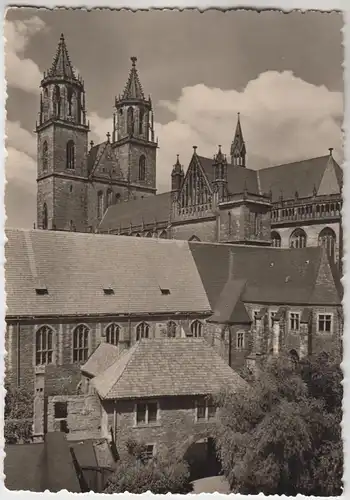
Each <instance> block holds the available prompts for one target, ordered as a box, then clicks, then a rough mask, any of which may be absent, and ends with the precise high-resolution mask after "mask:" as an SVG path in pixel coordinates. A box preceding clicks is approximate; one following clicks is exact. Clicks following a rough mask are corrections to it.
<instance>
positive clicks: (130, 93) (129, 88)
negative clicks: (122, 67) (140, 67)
mask: <svg viewBox="0 0 350 500" xmlns="http://www.w3.org/2000/svg"><path fill="white" fill-rule="evenodd" d="M131 61H132V67H131V69H130V73H129V78H128V81H127V82H126V85H125V88H124V92H123V95H122V99H140V100H144V99H145V95H144V93H143V89H142V85H141V82H140V79H139V75H138V73H137V69H136V61H137V58H136V57H132V58H131Z"/></svg>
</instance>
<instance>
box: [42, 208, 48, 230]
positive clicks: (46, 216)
mask: <svg viewBox="0 0 350 500" xmlns="http://www.w3.org/2000/svg"><path fill="white" fill-rule="evenodd" d="M47 226H48V215H47V205H46V203H44V205H43V220H42V227H43V229H47Z"/></svg>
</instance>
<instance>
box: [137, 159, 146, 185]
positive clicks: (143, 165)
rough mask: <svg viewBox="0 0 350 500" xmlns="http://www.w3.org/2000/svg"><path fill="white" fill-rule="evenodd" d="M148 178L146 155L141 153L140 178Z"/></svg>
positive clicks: (142, 179)
mask: <svg viewBox="0 0 350 500" xmlns="http://www.w3.org/2000/svg"><path fill="white" fill-rule="evenodd" d="M145 178H146V157H145V155H141V156H140V159H139V180H140V181H144V180H145Z"/></svg>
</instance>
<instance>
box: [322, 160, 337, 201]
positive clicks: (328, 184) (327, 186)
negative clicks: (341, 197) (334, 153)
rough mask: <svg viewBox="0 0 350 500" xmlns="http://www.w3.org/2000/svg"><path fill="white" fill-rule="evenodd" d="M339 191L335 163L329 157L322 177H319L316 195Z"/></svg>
mask: <svg viewBox="0 0 350 500" xmlns="http://www.w3.org/2000/svg"><path fill="white" fill-rule="evenodd" d="M339 193H340V185H339V180H338V176H337V173H336V165H335V162H334V160H333V158H332V157H329V160H328V162H327V166H326V168H325V171H324V173H323V177H322V179H321V182H320V185H319V188H318V191H317V195H318V196H322V195H327V194H339Z"/></svg>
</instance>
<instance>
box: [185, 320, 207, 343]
mask: <svg viewBox="0 0 350 500" xmlns="http://www.w3.org/2000/svg"><path fill="white" fill-rule="evenodd" d="M193 325H196V327H198V326H199V327H200V334H199V335H198V332H197V328H196V327H195V332H194V331H193V330H192V328H193ZM190 332H191V333H190V335H188V336H189V337H192V338H195V339H201V338H203V322H202V321H200V320H199V319H194V320H193V321H191V324H190Z"/></svg>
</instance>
